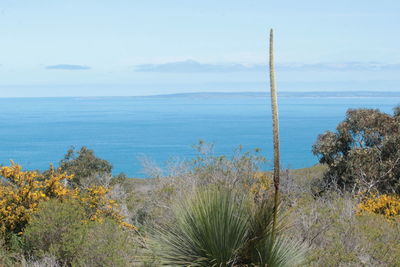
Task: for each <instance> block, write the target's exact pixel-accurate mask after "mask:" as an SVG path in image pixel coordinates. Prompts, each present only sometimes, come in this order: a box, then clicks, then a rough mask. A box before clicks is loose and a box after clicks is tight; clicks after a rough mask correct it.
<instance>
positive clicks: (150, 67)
mask: <svg viewBox="0 0 400 267" xmlns="http://www.w3.org/2000/svg"><path fill="white" fill-rule="evenodd" d="M254 67H255V66H245V65H243V64H237V63H230V64H206V63H200V62H197V61H194V60H186V61H178V62H170V63H165V64H143V65H138V66H136V68H135V70H136V71H138V72H171V73H177V72H238V71H251V70H253V68H254Z"/></svg>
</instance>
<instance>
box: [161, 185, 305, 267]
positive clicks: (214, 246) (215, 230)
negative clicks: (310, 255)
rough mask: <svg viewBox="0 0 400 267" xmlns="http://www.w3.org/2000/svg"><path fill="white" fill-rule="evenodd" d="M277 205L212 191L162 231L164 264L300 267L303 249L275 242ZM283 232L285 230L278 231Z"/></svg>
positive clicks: (181, 209) (192, 200)
mask: <svg viewBox="0 0 400 267" xmlns="http://www.w3.org/2000/svg"><path fill="white" fill-rule="evenodd" d="M273 210H274V203H273V202H272V201H270V200H265V201H264V202H263V203H254V202H252V200H250V199H248V198H247V197H243V195H239V194H237V193H235V192H234V191H232V190H228V189H221V188H219V189H216V188H211V189H210V188H208V189H201V190H198V191H196V192H195V193H193V194H192V195H191V196H187V198H186V199H185V200H184V201H181V202H180V203H179V205H177V207H176V208H175V222H174V223H173V224H172V225H169V226H167V227H161V228H160V229H159V230H158V231H157V235H156V236H157V237H156V240H157V243H158V246H159V251H158V253H159V256H160V258H161V261H162V264H164V265H170V266H268V267H271V266H272V267H274V266H296V264H298V263H299V262H300V261H301V256H302V250H301V247H300V246H298V245H297V243H293V242H289V241H287V240H286V239H284V238H283V237H281V235H279V234H278V235H277V237H276V238H275V239H273V238H272V222H273ZM278 229H282V228H278Z"/></svg>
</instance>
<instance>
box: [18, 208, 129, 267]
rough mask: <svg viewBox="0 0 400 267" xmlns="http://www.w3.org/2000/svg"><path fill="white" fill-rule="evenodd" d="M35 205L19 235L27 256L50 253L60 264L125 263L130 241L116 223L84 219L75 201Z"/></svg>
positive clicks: (82, 209) (40, 256)
mask: <svg viewBox="0 0 400 267" xmlns="http://www.w3.org/2000/svg"><path fill="white" fill-rule="evenodd" d="M39 207H40V209H39V211H38V212H37V213H35V214H34V215H33V218H32V220H31V222H30V223H29V225H28V226H27V228H26V231H25V234H24V237H23V238H24V241H25V245H26V252H28V253H29V255H31V256H33V257H35V258H37V259H41V258H46V257H49V256H52V257H54V258H55V259H56V260H57V262H58V263H60V265H62V266H64V265H73V266H127V263H128V260H129V258H128V257H127V255H128V254H129V253H128V250H129V249H130V247H131V246H132V247H133V243H132V242H129V241H130V240H129V233H128V232H125V231H124V230H123V229H122V228H121V227H120V226H119V225H118V224H117V223H116V222H114V221H111V220H105V221H104V222H92V221H88V220H87V215H86V213H85V210H84V208H83V207H82V206H81V205H80V203H79V202H78V201H76V200H67V201H63V202H61V201H58V200H50V201H47V202H44V203H41V204H40V206H39Z"/></svg>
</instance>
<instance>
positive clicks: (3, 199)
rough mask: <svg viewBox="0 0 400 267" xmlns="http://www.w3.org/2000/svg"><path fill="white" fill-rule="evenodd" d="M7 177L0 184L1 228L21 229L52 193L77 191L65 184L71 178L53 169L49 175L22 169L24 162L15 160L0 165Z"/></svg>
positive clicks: (2, 173)
mask: <svg viewBox="0 0 400 267" xmlns="http://www.w3.org/2000/svg"><path fill="white" fill-rule="evenodd" d="M0 175H1V176H2V177H3V178H4V181H3V183H2V184H1V185H0V206H1V208H0V231H1V232H2V233H21V231H23V229H24V227H25V226H26V224H27V223H28V221H29V219H30V217H31V216H32V214H33V213H34V212H35V211H36V210H37V207H38V205H39V203H40V202H42V201H46V200H49V199H50V198H51V197H54V198H62V197H64V196H66V195H67V194H74V193H75V192H72V191H70V190H68V189H67V188H65V186H64V185H63V184H62V181H63V180H66V179H70V178H71V176H68V175H66V174H64V173H57V172H55V171H54V170H53V169H52V170H51V174H50V175H49V176H48V178H47V179H45V178H44V177H43V176H42V175H40V174H39V173H38V172H35V171H22V168H21V166H19V165H16V164H14V163H13V164H12V165H11V166H4V167H1V168H0Z"/></svg>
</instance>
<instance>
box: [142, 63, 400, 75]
mask: <svg viewBox="0 0 400 267" xmlns="http://www.w3.org/2000/svg"><path fill="white" fill-rule="evenodd" d="M276 69H278V70H282V71H368V70H369V71H382V70H400V63H399V64H384V63H379V62H344V63H330V62H325V63H311V64H304V63H278V64H276ZM135 70H136V71H137V72H162V73H204V72H214V73H215V72H264V71H266V70H268V66H267V65H266V64H253V65H245V64H240V63H228V64H208V63H200V62H197V61H194V60H186V61H178V62H169V63H164V64H143V65H137V66H136V67H135Z"/></svg>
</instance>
